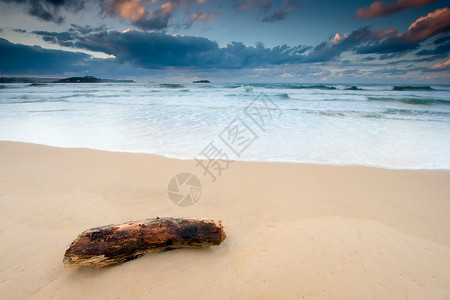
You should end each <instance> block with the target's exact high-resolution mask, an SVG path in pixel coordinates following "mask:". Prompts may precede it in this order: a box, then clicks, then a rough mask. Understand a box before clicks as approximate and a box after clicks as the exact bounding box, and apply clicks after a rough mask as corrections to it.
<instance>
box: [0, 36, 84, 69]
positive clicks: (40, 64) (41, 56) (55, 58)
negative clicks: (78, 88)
mask: <svg viewBox="0 0 450 300" xmlns="http://www.w3.org/2000/svg"><path fill="white" fill-rule="evenodd" d="M0 57H1V59H0V73H3V74H38V75H41V74H55V73H63V72H71V71H80V70H82V69H83V66H85V65H86V64H87V63H89V60H90V56H89V55H87V54H84V53H79V52H69V51H61V50H49V49H44V48H41V47H39V46H27V45H21V44H13V43H11V42H9V41H7V40H5V39H2V38H0Z"/></svg>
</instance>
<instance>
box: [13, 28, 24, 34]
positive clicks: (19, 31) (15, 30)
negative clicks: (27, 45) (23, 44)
mask: <svg viewBox="0 0 450 300" xmlns="http://www.w3.org/2000/svg"><path fill="white" fill-rule="evenodd" d="M13 31H14V32H17V33H27V31H26V30H25V29H20V28H15V29H13Z"/></svg>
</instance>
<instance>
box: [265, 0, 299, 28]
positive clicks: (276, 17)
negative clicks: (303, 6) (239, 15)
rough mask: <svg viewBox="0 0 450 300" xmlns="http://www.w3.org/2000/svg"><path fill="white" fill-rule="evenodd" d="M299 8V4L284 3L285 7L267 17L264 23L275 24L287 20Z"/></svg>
mask: <svg viewBox="0 0 450 300" xmlns="http://www.w3.org/2000/svg"><path fill="white" fill-rule="evenodd" d="M297 7H298V3H292V4H289V1H284V3H283V6H282V7H281V8H280V10H278V11H276V12H274V13H273V14H271V15H270V16H268V17H265V18H264V19H263V20H262V21H263V22H269V23H273V22H276V21H280V20H283V19H285V18H286V16H287V15H288V14H290V13H291V12H293V11H294V10H295V9H296V8H297Z"/></svg>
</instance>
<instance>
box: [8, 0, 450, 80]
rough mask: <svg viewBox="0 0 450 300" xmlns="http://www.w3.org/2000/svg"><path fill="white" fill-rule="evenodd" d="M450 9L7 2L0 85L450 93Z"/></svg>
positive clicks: (269, 2) (254, 0)
mask: <svg viewBox="0 0 450 300" xmlns="http://www.w3.org/2000/svg"><path fill="white" fill-rule="evenodd" d="M449 4H450V2H449V1H448V0H447V1H445V0H393V1H371V0H368V1H366V0H353V1H352V0H343V1H332V0H314V1H313V0H280V1H276V0H223V1H222V0H216V1H215V0H163V1H160V0H89V1H88V0H42V1H40V0H0V76H9V77H21V76H28V77H32V76H35V77H70V76H85V75H92V76H96V77H100V78H116V79H118V78H120V79H133V80H135V81H137V82H148V81H154V82H190V81H192V80H197V79H209V80H211V81H214V82H299V83H386V84H394V83H395V84H397V83H404V84H408V83H410V84H423V83H429V84H433V83H448V84H450V8H449V6H450V5H449Z"/></svg>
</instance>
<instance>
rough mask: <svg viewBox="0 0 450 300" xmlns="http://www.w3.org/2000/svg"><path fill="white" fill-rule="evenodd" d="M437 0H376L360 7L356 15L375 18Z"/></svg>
mask: <svg viewBox="0 0 450 300" xmlns="http://www.w3.org/2000/svg"><path fill="white" fill-rule="evenodd" d="M434 2H436V0H397V2H394V3H386V2H385V1H375V2H373V3H372V4H370V6H369V7H365V8H360V9H358V11H357V12H356V14H355V17H357V18H361V19H373V18H377V17H381V16H385V15H389V14H393V13H396V12H399V11H402V10H405V9H408V8H412V7H417V6H422V5H427V4H431V3H434Z"/></svg>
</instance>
